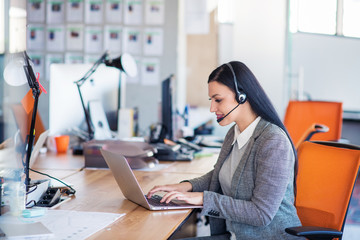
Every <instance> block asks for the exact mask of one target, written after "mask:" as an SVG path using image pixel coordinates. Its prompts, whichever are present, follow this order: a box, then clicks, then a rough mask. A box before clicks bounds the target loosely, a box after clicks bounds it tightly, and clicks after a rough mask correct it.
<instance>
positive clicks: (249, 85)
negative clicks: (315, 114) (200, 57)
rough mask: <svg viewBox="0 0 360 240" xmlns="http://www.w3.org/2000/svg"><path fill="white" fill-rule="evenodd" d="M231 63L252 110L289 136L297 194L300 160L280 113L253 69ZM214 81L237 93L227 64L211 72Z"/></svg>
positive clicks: (239, 85)
mask: <svg viewBox="0 0 360 240" xmlns="http://www.w3.org/2000/svg"><path fill="white" fill-rule="evenodd" d="M229 64H231V66H232V68H233V70H234V73H235V76H236V80H237V85H238V88H239V89H241V91H243V92H245V93H246V96H247V101H248V102H249V104H250V106H251V108H252V110H253V111H254V112H255V113H256V114H257V115H258V116H260V117H261V118H263V119H265V120H266V121H268V122H270V123H272V124H275V125H276V126H278V127H279V128H281V129H282V130H283V131H284V132H285V133H286V135H287V137H288V138H289V141H290V143H291V146H292V149H293V152H294V156H295V166H294V193H295V195H296V176H297V169H298V160H297V153H296V148H295V146H294V143H293V141H292V140H291V138H290V135H289V133H288V131H287V130H286V128H285V126H284V124H283V123H282V121H281V120H280V118H279V115H278V114H277V112H276V110H275V108H274V106H273V104H272V103H271V101H270V99H269V97H268V96H267V95H266V93H265V91H264V89H263V88H262V87H261V85H260V83H259V81H258V80H257V79H256V77H255V75H254V74H253V73H252V72H251V70H250V69H249V68H248V67H247V66H246V65H245V64H244V63H242V62H237V61H233V62H229ZM213 81H216V82H219V83H222V84H224V85H225V86H227V87H228V88H229V89H230V90H231V91H233V92H234V93H235V95H236V91H235V83H234V76H233V74H232V72H231V69H230V68H229V67H228V66H227V65H226V64H223V65H221V66H220V67H218V68H216V69H215V70H214V71H213V72H212V73H211V74H210V76H209V80H208V83H210V82H213Z"/></svg>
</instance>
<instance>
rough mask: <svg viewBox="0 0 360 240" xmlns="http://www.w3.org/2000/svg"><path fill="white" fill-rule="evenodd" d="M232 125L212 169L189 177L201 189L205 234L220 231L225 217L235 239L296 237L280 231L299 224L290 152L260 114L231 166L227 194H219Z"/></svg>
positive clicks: (287, 143) (284, 138)
mask: <svg viewBox="0 0 360 240" xmlns="http://www.w3.org/2000/svg"><path fill="white" fill-rule="evenodd" d="M233 140H234V126H233V127H232V128H230V130H229V131H228V133H227V135H226V137H225V140H224V144H223V147H222V149H221V152H220V155H219V158H218V161H217V163H216V164H215V166H214V169H213V170H212V171H210V172H208V173H207V174H205V175H203V176H202V177H199V178H195V179H192V180H189V182H190V183H191V184H192V186H193V191H194V192H204V208H203V210H202V215H207V216H209V217H210V229H211V235H217V234H222V233H225V232H226V224H225V219H227V220H230V221H231V229H229V230H231V231H232V232H234V233H235V234H236V237H237V239H242V240H246V239H262V238H263V239H299V238H298V237H293V236H291V235H289V234H287V233H285V228H286V227H291V226H300V225H301V223H300V221H299V218H298V216H297V213H296V208H295V206H294V193H293V178H294V159H295V158H294V154H293V150H292V147H291V144H290V141H289V139H288V138H287V136H286V134H285V133H284V132H283V131H282V129H280V128H279V127H278V126H276V125H274V124H271V123H269V122H267V121H265V120H264V119H261V120H260V122H259V123H258V125H257V126H256V128H255V131H254V133H253V135H252V136H251V137H250V139H249V142H248V144H247V147H246V150H245V153H244V155H243V157H242V159H241V161H240V164H239V165H238V167H237V169H236V170H235V173H234V176H233V179H232V182H231V189H232V194H231V196H226V195H223V194H222V190H221V186H220V182H219V171H220V169H221V166H222V165H223V163H224V161H225V160H226V158H227V156H228V155H229V153H230V151H231V149H232V142H233Z"/></svg>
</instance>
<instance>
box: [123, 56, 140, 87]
mask: <svg viewBox="0 0 360 240" xmlns="http://www.w3.org/2000/svg"><path fill="white" fill-rule="evenodd" d="M133 58H134V60H135V62H136V66H137V70H138V74H137V75H136V76H135V77H130V76H128V75H127V76H126V83H132V84H134V83H139V82H140V79H141V59H140V58H139V57H133Z"/></svg>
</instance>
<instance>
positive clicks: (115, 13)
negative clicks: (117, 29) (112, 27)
mask: <svg viewBox="0 0 360 240" xmlns="http://www.w3.org/2000/svg"><path fill="white" fill-rule="evenodd" d="M123 8H124V3H123V0H107V2H106V6H105V12H106V14H105V17H106V22H108V23H121V21H122V16H123Z"/></svg>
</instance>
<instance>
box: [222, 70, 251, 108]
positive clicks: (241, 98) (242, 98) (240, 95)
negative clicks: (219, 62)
mask: <svg viewBox="0 0 360 240" xmlns="http://www.w3.org/2000/svg"><path fill="white" fill-rule="evenodd" d="M226 65H227V66H228V67H229V68H230V70H231V72H232V74H233V77H234V84H235V94H236V96H235V98H236V101H237V102H238V103H239V104H243V103H244V102H246V99H247V96H246V93H245V92H243V90H242V88H239V87H238V84H237V80H236V75H235V72H234V69H233V67H232V66H231V64H230V63H227V64H226Z"/></svg>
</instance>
